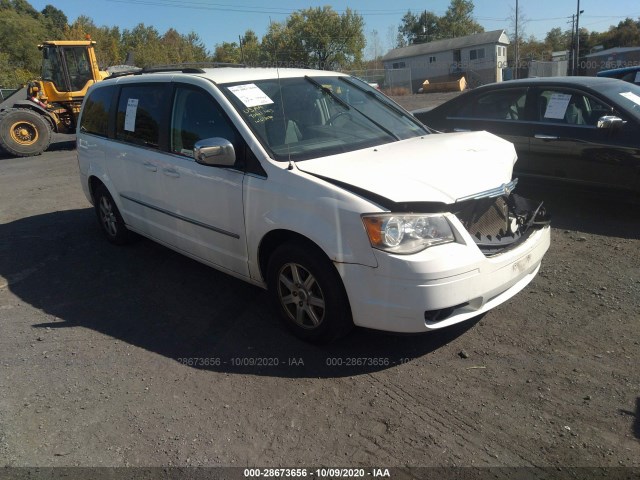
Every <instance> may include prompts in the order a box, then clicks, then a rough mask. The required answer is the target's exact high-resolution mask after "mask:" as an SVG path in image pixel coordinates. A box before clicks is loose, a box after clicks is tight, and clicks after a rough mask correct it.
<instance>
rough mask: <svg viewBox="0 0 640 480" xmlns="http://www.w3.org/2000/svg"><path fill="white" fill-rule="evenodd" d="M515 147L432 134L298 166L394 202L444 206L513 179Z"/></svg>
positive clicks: (477, 137)
mask: <svg viewBox="0 0 640 480" xmlns="http://www.w3.org/2000/svg"><path fill="white" fill-rule="evenodd" d="M516 158H517V157H516V152H515V149H514V147H513V144H511V143H510V142H507V141H506V140H503V139H501V138H499V137H497V136H495V135H493V134H490V133H487V132H463V133H446V134H431V135H424V136H423V137H418V138H412V139H409V140H403V141H399V142H393V143H389V144H386V145H380V146H378V147H373V148H367V149H364V150H359V151H357V152H349V153H344V154H340V155H333V156H331V157H322V158H316V159H312V160H305V161H302V162H298V163H296V166H297V167H298V169H300V170H301V171H303V172H307V173H311V174H314V175H317V176H321V177H325V178H330V179H334V180H337V181H339V182H343V183H346V184H349V185H352V186H354V187H358V188H360V189H364V190H367V191H370V192H373V193H375V194H377V195H380V196H382V197H385V198H388V199H389V200H392V201H394V202H443V203H453V202H455V201H456V199H459V198H462V197H467V196H469V195H473V194H475V193H479V192H483V191H486V190H490V189H493V188H496V187H499V186H500V185H502V184H504V183H508V182H509V181H510V180H511V175H512V171H513V164H514V163H515V161H516Z"/></svg>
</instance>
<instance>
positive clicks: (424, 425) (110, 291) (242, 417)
mask: <svg viewBox="0 0 640 480" xmlns="http://www.w3.org/2000/svg"><path fill="white" fill-rule="evenodd" d="M432 95H438V97H440V94H432ZM400 101H401V103H403V105H405V106H407V108H409V109H412V108H419V107H425V106H428V105H429V104H430V102H431V103H437V102H439V101H442V98H438V99H436V98H434V97H432V96H431V95H415V96H411V97H402V98H401V99H400ZM62 140H69V139H62ZM54 148H55V149H54V150H52V151H50V152H47V153H45V154H44V155H41V156H39V157H35V158H27V159H13V158H8V157H6V156H5V157H0V325H2V330H1V335H0V465H2V466H7V467H36V466H39V467H56V466H57V467H59V466H65V467H71V466H86V467H92V466H110V467H123V466H145V467H150V466H153V467H158V466H258V467H267V466H283V467H284V466H286V467H302V466H342V467H358V466H363V467H364V466H368V467H407V466H445V467H451V466H480V467H488V466H509V467H531V466H536V467H567V466H574V467H576V466H578V467H619V466H623V467H636V468H638V467H640V442H639V439H640V370H639V369H638V353H639V351H640V346H639V345H640V344H639V340H640V335H639V333H640V324H639V320H638V319H639V315H638V311H639V310H640V232H639V228H638V225H640V208H639V207H638V206H637V205H631V204H628V203H626V202H625V201H624V200H620V199H612V198H610V196H607V195H604V194H601V193H594V192H583V191H576V190H566V189H565V188H562V187H555V188H549V187H548V186H541V185H534V184H527V183H526V182H521V185H520V186H519V190H520V191H521V193H525V194H526V195H529V196H531V197H536V198H542V199H545V201H546V204H547V206H548V208H549V209H550V210H551V212H552V214H553V223H552V226H553V230H552V246H551V248H550V250H549V252H548V254H547V256H546V257H545V260H544V262H543V266H542V269H541V270H540V273H539V275H538V276H537V277H536V278H535V280H534V281H533V282H532V283H531V284H530V285H529V286H528V287H527V288H526V289H525V290H523V291H522V292H521V293H520V294H519V295H517V296H516V297H515V298H513V299H511V300H510V301H508V302H507V303H505V304H504V305H502V306H500V307H499V308H497V309H495V310H493V311H491V312H489V313H488V314H487V315H485V316H484V317H482V318H480V319H476V320H475V321H471V322H467V323H465V324H463V325H461V326H457V327H455V328H450V329H448V330H446V331H441V332H438V333H435V334H430V335H421V336H393V335H386V334H381V333H376V332H369V331H364V330H357V331H355V332H354V333H353V334H351V335H349V336H348V337H346V338H345V339H342V340H340V341H339V342H336V343H335V344H332V345H329V346H327V347H323V348H318V347H315V346H310V345H307V344H304V343H302V342H299V341H298V340H296V339H294V338H292V337H291V336H290V335H289V334H288V333H287V332H286V330H285V329H284V328H282V327H281V326H280V323H279V322H278V320H277V318H276V317H275V316H274V314H273V313H272V312H271V311H270V310H269V309H268V308H267V301H266V297H265V294H264V292H262V291H261V290H260V289H258V288H255V287H252V286H249V285H247V284H245V283H243V282H240V281H238V280H235V279H233V278H231V277H228V276H226V275H224V274H221V273H218V272H216V271H214V270H212V269H209V268H207V267H205V266H203V265H200V264H198V263H196V262H193V261H191V260H189V259H187V258H185V257H183V256H180V255H178V254H175V253H173V252H171V251H169V250H167V249H165V248H163V247H160V246H158V245H156V244H154V243H152V242H150V241H147V240H143V239H141V240H140V241H138V242H136V243H134V244H133V245H131V246H129V247H125V248H118V247H114V246H112V245H110V244H108V243H107V242H106V241H104V240H103V239H102V237H101V235H100V232H99V230H98V227H97V224H96V220H95V217H94V214H93V211H92V210H91V208H90V205H89V204H88V203H87V201H86V199H85V198H84V196H83V194H82V192H81V189H80V185H79V180H78V172H77V162H76V155H75V150H73V143H72V142H69V141H62V142H58V143H57V144H56V145H55V147H54ZM7 472H8V473H7ZM18 472H19V471H17V470H13V469H11V468H9V469H4V471H3V470H2V469H0V477H2V475H6V474H8V475H9V476H6V477H5V478H16V477H17V474H18ZM608 472H609V474H610V473H611V471H608ZM625 472H627V471H626V470H625ZM629 472H631V471H629ZM632 472H634V474H637V473H638V470H633V471H632ZM29 478H33V477H31V476H29ZM156 478H158V476H156ZM162 478H166V477H162ZM583 478H584V477H583ZM629 478H631V477H629Z"/></svg>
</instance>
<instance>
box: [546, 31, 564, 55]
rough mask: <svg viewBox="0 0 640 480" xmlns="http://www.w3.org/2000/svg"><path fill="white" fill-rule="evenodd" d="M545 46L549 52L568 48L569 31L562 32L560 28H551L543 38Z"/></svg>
mask: <svg viewBox="0 0 640 480" xmlns="http://www.w3.org/2000/svg"><path fill="white" fill-rule="evenodd" d="M544 44H545V48H546V49H547V50H548V51H550V52H559V51H561V50H568V49H569V47H570V45H571V32H569V31H565V32H563V31H562V29H561V28H559V27H556V28H552V29H551V30H549V31H548V32H547V35H546V36H545V38H544Z"/></svg>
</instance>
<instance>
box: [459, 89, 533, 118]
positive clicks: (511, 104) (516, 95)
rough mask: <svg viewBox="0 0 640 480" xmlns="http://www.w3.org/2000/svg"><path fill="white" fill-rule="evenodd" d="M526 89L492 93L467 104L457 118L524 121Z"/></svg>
mask: <svg viewBox="0 0 640 480" xmlns="http://www.w3.org/2000/svg"><path fill="white" fill-rule="evenodd" d="M526 98H527V91H526V89H505V90H500V91H496V92H491V93H488V94H486V95H483V96H481V97H478V98H476V99H474V100H473V101H471V102H469V103H467V104H465V105H464V106H463V107H462V108H461V109H460V110H459V111H458V112H457V113H456V114H455V115H453V116H455V117H470V118H487V119H497V120H523V119H524V106H525V101H526Z"/></svg>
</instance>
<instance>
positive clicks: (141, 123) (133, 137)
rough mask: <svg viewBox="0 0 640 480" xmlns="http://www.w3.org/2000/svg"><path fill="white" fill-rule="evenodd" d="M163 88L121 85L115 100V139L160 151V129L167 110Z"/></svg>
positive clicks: (158, 84) (157, 86)
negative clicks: (117, 97)
mask: <svg viewBox="0 0 640 480" xmlns="http://www.w3.org/2000/svg"><path fill="white" fill-rule="evenodd" d="M166 91H167V89H166V87H165V85H164V84H160V83H156V84H146V85H125V86H123V87H122V90H121V92H120V99H119V100H118V116H117V119H116V138H117V139H118V140H122V141H125V142H128V143H133V144H136V145H141V146H144V147H148V148H159V147H160V127H161V125H162V120H163V116H164V112H165V111H166V107H167V103H168V102H167V95H166Z"/></svg>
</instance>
